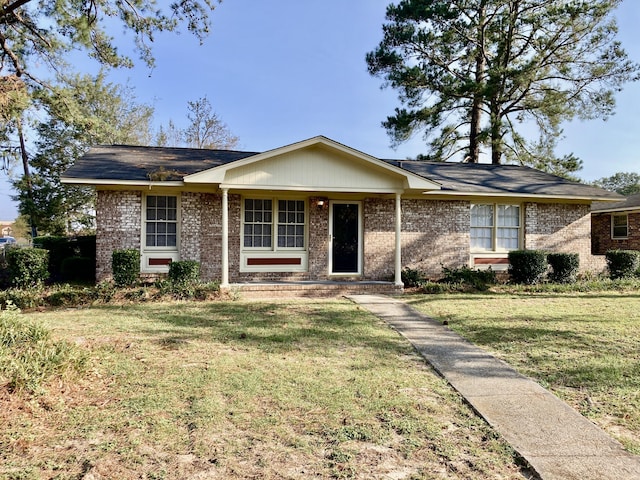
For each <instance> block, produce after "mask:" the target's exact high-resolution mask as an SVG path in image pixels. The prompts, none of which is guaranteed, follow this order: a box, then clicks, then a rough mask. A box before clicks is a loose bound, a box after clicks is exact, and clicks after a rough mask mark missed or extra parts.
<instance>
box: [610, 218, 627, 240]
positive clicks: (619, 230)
mask: <svg viewBox="0 0 640 480" xmlns="http://www.w3.org/2000/svg"><path fill="white" fill-rule="evenodd" d="M628 235H629V218H628V216H627V214H626V213H625V214H621V215H611V238H627V237H628Z"/></svg>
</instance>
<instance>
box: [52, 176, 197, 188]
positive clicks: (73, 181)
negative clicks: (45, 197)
mask: <svg viewBox="0 0 640 480" xmlns="http://www.w3.org/2000/svg"><path fill="white" fill-rule="evenodd" d="M60 182H62V183H66V184H69V185H88V186H97V185H114V186H115V185H124V186H136V187H182V186H184V182H180V181H172V182H147V181H143V180H103V179H95V178H65V177H62V178H60Z"/></svg>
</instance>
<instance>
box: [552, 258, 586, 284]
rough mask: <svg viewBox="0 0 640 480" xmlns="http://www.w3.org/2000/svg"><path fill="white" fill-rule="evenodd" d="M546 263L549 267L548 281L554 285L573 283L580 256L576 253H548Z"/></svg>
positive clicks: (576, 274) (576, 275)
mask: <svg viewBox="0 0 640 480" xmlns="http://www.w3.org/2000/svg"><path fill="white" fill-rule="evenodd" d="M547 261H548V262H549V265H551V271H550V272H549V280H551V281H552V282H554V283H574V282H575V281H576V278H577V277H578V269H579V268H580V255H578V254H577V253H550V254H549V255H547Z"/></svg>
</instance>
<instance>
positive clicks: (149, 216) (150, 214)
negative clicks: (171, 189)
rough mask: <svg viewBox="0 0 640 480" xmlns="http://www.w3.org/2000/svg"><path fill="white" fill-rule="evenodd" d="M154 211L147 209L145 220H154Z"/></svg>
mask: <svg viewBox="0 0 640 480" xmlns="http://www.w3.org/2000/svg"><path fill="white" fill-rule="evenodd" d="M155 219H156V211H155V209H153V208H147V220H155Z"/></svg>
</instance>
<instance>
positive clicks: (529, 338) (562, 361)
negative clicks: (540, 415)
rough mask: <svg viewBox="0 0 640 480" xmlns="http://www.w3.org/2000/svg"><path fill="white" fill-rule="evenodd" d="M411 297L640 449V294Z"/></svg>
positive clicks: (632, 448)
mask: <svg viewBox="0 0 640 480" xmlns="http://www.w3.org/2000/svg"><path fill="white" fill-rule="evenodd" d="M409 302H410V303H411V304H412V305H413V306H414V307H416V308H418V309H419V310H421V311H423V312H424V313H426V314H428V315H431V316H432V317H434V318H437V319H440V320H443V321H444V320H446V321H447V322H448V324H449V327H450V328H452V329H453V330H455V331H456V332H458V333H460V334H461V335H463V336H464V337H466V338H467V339H469V340H470V341H472V342H473V343H475V344H477V345H481V346H484V347H487V348H488V349H489V350H491V351H493V352H494V353H496V354H497V356H499V357H501V358H502V359H504V360H505V361H507V362H508V363H510V364H511V365H513V366H514V367H516V368H517V369H518V370H520V372H522V373H523V374H525V375H527V376H530V377H532V378H535V379H536V380H537V381H539V382H540V383H541V384H542V385H543V386H545V387H547V388H549V389H551V390H552V391H553V392H554V393H555V394H557V395H558V396H559V397H560V398H562V399H564V400H565V401H567V402H568V403H569V404H570V405H572V406H573V407H574V408H576V409H577V410H578V411H580V412H581V413H582V414H583V415H585V416H587V417H589V418H590V419H592V420H593V421H594V422H596V423H597V424H599V425H600V426H601V427H603V428H604V429H605V430H606V431H608V432H609V433H610V434H611V435H613V436H614V437H616V438H617V439H618V440H620V441H621V442H622V443H623V444H624V445H625V446H626V447H627V449H628V450H630V451H631V452H633V453H636V454H640V295H639V294H638V291H637V290H636V291H635V292H626V293H616V292H606V293H602V292H601V293H590V294H573V295H559V294H536V295H532V294H528V295H512V294H507V295H496V294H484V295H482V294H478V295H433V296H417V297H412V298H411V299H410V300H409Z"/></svg>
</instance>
